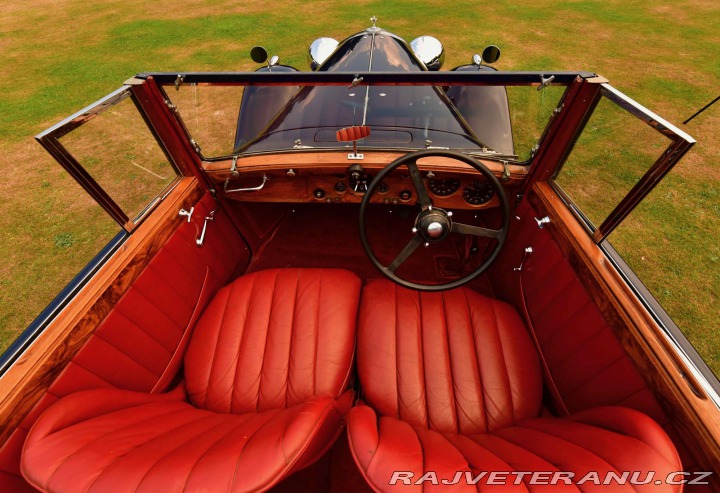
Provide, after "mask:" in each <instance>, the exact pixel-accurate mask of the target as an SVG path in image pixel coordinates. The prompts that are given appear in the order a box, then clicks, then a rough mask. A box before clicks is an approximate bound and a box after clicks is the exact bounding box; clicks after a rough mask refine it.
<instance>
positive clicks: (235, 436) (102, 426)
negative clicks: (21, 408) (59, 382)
mask: <svg viewBox="0 0 720 493" xmlns="http://www.w3.org/2000/svg"><path fill="white" fill-rule="evenodd" d="M359 291H360V280H359V279H358V278H357V277H356V276H355V275H354V274H352V273H349V272H347V271H341V270H330V269H325V270H321V269H282V270H270V271H262V272H257V273H254V274H251V275H248V276H245V277H241V278H239V279H237V280H236V281H235V282H233V283H232V284H230V285H229V286H226V287H225V288H223V289H221V290H220V291H219V292H218V294H217V295H216V296H215V298H214V299H213V300H212V301H211V302H210V304H209V306H208V308H207V309H206V310H205V312H204V313H203V315H202V316H201V318H200V321H199V322H198V325H197V327H196V329H195V332H194V333H193V335H192V338H191V341H190V344H189V348H188V352H187V354H186V357H185V377H186V387H187V395H186V394H185V388H184V386H180V387H178V388H177V389H176V390H175V391H173V392H171V393H169V394H146V393H140V392H133V391H126V390H119V389H96V390H89V391H84V392H78V393H75V394H72V395H70V396H68V397H65V398H63V399H61V400H60V401H58V402H57V403H56V404H54V405H53V406H51V407H50V408H49V409H48V410H47V411H46V412H45V413H43V415H42V416H40V418H39V419H38V420H37V422H36V423H35V425H34V427H33V428H32V430H31V431H30V433H29V435H28V439H27V441H26V443H25V447H24V450H23V456H22V471H23V474H24V476H25V477H26V479H27V480H28V481H29V482H30V483H31V484H32V485H33V486H35V487H37V488H39V489H40V490H42V491H52V492H103V493H106V492H109V493H112V492H119V491H148V492H158V491H162V492H164V493H165V492H167V493H172V492H178V493H179V492H189V491H222V492H227V491H229V492H245V491H265V490H267V489H268V488H270V487H272V486H273V485H274V484H276V483H277V482H279V481H280V480H281V479H282V478H283V477H285V476H286V475H288V474H290V473H291V472H292V471H294V470H297V469H300V468H302V467H305V466H307V465H309V464H310V463H312V462H313V461H314V460H316V459H317V458H318V457H319V456H320V455H322V453H323V452H324V451H325V450H326V449H327V448H328V447H329V446H330V445H332V443H333V441H334V439H335V437H336V436H337V434H338V433H339V432H340V430H341V428H342V424H343V422H344V417H345V415H346V413H347V411H348V410H349V408H350V406H351V404H352V400H353V395H352V391H346V389H347V386H348V381H349V375H350V370H351V366H352V365H351V363H352V356H353V349H354V342H355V330H354V327H355V319H356V313H357V305H358V300H359ZM188 400H189V401H190V402H188Z"/></svg>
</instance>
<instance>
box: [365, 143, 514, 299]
mask: <svg viewBox="0 0 720 493" xmlns="http://www.w3.org/2000/svg"><path fill="white" fill-rule="evenodd" d="M426 157H446V158H452V159H456V160H458V161H461V162H463V163H465V164H468V165H470V166H472V167H473V168H474V169H475V170H476V171H478V172H479V173H480V174H482V175H483V176H484V177H485V178H486V179H487V180H488V182H490V184H491V185H492V187H493V189H494V192H495V194H496V195H497V197H498V199H499V201H500V210H501V214H502V226H501V227H500V229H487V228H481V227H479V226H472V225H470V224H462V223H458V222H454V221H453V220H452V219H451V217H452V212H449V211H445V210H443V209H440V208H436V207H433V203H432V200H431V199H430V196H429V195H428V192H427V189H426V188H425V184H424V183H423V180H422V177H421V176H420V171H419V170H418V166H417V161H418V160H419V159H421V158H426ZM400 166H407V169H408V171H409V172H410V177H411V178H412V182H413V186H414V187H415V192H416V194H417V201H418V203H419V205H420V213H419V214H418V215H417V217H416V218H415V227H414V228H413V230H412V231H413V234H414V236H413V238H412V240H410V242H409V243H408V244H407V245H405V248H403V249H402V251H401V252H400V253H399V254H398V256H397V257H395V260H393V261H392V262H391V263H390V264H389V265H383V264H382V263H380V261H379V260H378V258H377V256H376V255H375V252H373V249H372V247H371V246H370V243H369V241H368V237H367V229H366V221H365V218H366V214H367V206H368V204H369V203H370V198H371V197H372V195H373V193H374V192H375V190H376V189H377V187H378V185H380V183H381V182H382V181H383V180H384V179H385V177H386V176H388V175H389V174H390V173H392V172H393V171H394V170H396V169H397V168H399V167H400ZM509 222H510V206H509V205H508V201H507V197H506V196H505V190H504V189H503V187H502V185H500V182H499V181H498V179H497V178H496V177H495V175H494V174H493V173H492V172H491V171H490V170H489V169H487V167H485V165H484V164H482V163H481V162H479V161H478V160H476V159H475V158H473V157H471V156H468V155H466V154H462V153H460V152H454V151H444V150H434V149H432V150H422V151H416V152H410V153H408V154H405V155H404V156H401V157H399V158H398V159H396V160H395V161H393V162H392V163H390V164H388V165H387V166H385V168H383V169H382V170H381V171H380V173H378V174H377V175H376V176H375V178H374V179H373V180H372V182H371V183H370V185H369V186H368V188H367V191H366V192H365V195H364V197H363V199H362V203H361V204H360V240H361V241H362V246H363V248H364V249H365V253H366V254H367V256H368V257H369V258H370V261H371V262H372V263H373V265H375V267H377V268H378V270H379V271H380V272H381V273H382V274H383V275H384V276H385V277H387V278H388V279H390V280H391V281H394V282H396V283H397V284H400V285H401V286H405V287H406V288H410V289H415V290H417V291H444V290H447V289H452V288H456V287H458V286H462V285H463V284H465V283H468V282H470V281H472V280H473V279H475V278H476V277H478V276H479V275H480V274H482V273H483V272H485V271H486V270H487V269H488V267H490V264H492V263H493V261H494V260H495V258H496V257H497V256H498V254H499V253H500V250H501V249H502V247H503V245H504V244H505V240H506V239H507V234H508V224H509ZM450 233H460V234H464V235H473V236H481V237H484V238H492V239H494V240H496V241H497V244H496V245H495V248H494V250H493V251H492V253H491V254H490V256H489V257H488V258H487V260H485V262H483V264H482V265H480V266H479V267H478V268H476V269H475V270H474V271H472V272H470V273H469V274H467V275H466V276H464V277H462V278H460V279H457V280H455V281H452V282H448V283H445V284H422V283H417V282H411V281H408V280H405V279H402V278H401V277H398V276H397V275H396V274H395V271H396V270H397V268H398V267H400V265H401V264H402V263H403V262H405V261H406V260H407V259H408V258H409V257H410V255H412V253H413V252H414V251H415V250H416V249H417V248H418V247H419V246H420V245H423V244H424V245H426V246H427V245H429V244H430V243H435V242H440V241H443V240H444V239H445V238H447V236H448V235H449V234H450Z"/></svg>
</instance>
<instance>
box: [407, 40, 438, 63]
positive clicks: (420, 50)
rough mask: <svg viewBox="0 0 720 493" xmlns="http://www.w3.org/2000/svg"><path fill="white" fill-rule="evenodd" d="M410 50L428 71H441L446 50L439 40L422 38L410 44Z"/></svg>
mask: <svg viewBox="0 0 720 493" xmlns="http://www.w3.org/2000/svg"><path fill="white" fill-rule="evenodd" d="M410 48H412V50H413V53H415V56H416V57H418V59H419V60H420V61H421V62H423V63H424V64H425V66H426V67H427V68H428V70H440V67H442V64H443V62H444V61H445V49H444V48H443V45H442V43H441V42H440V41H438V39H437V38H433V37H432V36H420V37H419V38H415V39H413V40H412V41H411V42H410Z"/></svg>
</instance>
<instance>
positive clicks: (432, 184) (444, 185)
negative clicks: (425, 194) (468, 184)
mask: <svg viewBox="0 0 720 493" xmlns="http://www.w3.org/2000/svg"><path fill="white" fill-rule="evenodd" d="M428 188H429V189H430V191H431V192H432V193H434V194H435V195H438V196H440V197H446V196H448V195H452V194H454V193H455V192H457V189H458V188H460V180H454V179H452V178H451V179H447V180H428Z"/></svg>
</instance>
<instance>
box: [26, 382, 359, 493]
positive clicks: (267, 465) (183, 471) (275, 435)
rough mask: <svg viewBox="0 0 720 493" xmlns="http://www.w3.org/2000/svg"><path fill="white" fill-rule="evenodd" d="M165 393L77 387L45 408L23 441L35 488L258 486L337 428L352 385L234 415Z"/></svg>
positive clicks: (295, 465) (318, 449)
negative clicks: (282, 405)
mask: <svg viewBox="0 0 720 493" xmlns="http://www.w3.org/2000/svg"><path fill="white" fill-rule="evenodd" d="M185 397H186V396H185V393H184V391H183V389H182V388H179V389H177V390H176V391H174V392H172V393H170V394H164V395H159V394H145V393H138V392H132V391H125V390H116V389H98V390H89V391H84V392H78V393H75V394H72V395H70V396H68V397H66V398H64V399H61V400H60V401H59V402H57V403H56V404H55V405H53V406H51V407H50V408H49V409H48V410H47V411H46V412H45V413H44V414H43V415H42V416H41V417H40V419H38V421H37V422H36V423H35V425H34V427H33V429H32V430H31V432H30V435H29V437H28V440H27V442H26V444H25V448H24V450H23V456H22V464H21V466H22V471H23V475H24V476H25V478H26V479H27V480H28V482H30V484H32V485H33V486H35V487H36V488H38V489H39V490H41V491H52V492H87V493H93V492H97V493H116V492H136V491H137V492H148V493H158V492H163V493H174V492H177V493H181V492H200V491H203V492H223V493H224V492H235V493H240V492H249V491H265V490H266V489H268V488H270V487H272V486H273V485H274V484H276V483H277V482H278V481H279V480H280V479H282V478H283V477H284V476H286V475H287V474H290V473H291V472H292V471H293V470H296V469H300V468H302V467H304V466H306V465H308V464H309V463H311V462H313V461H314V460H315V459H317V458H318V457H320V455H322V453H324V451H325V450H326V449H327V448H328V447H329V446H330V445H331V444H332V443H333V441H334V440H335V438H336V436H337V434H338V433H340V431H341V430H342V426H343V423H344V417H345V415H346V414H347V411H348V409H349V408H350V406H351V404H352V399H353V398H352V392H351V391H348V392H347V393H346V394H344V395H343V396H342V397H341V398H340V399H337V400H336V399H333V398H331V397H318V398H315V399H311V400H309V401H307V402H305V403H302V404H297V405H295V406H292V407H288V408H279V409H275V410H272V411H265V412H260V413H247V414H242V415H235V414H227V413H215V412H212V411H207V410H202V409H198V408H196V407H194V406H192V405H191V404H189V403H188V402H187V401H186V398H185Z"/></svg>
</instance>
